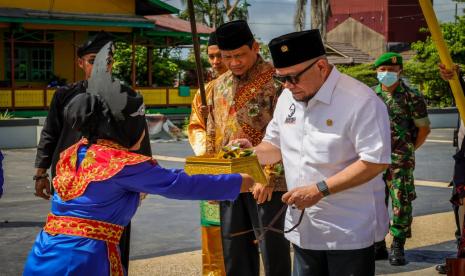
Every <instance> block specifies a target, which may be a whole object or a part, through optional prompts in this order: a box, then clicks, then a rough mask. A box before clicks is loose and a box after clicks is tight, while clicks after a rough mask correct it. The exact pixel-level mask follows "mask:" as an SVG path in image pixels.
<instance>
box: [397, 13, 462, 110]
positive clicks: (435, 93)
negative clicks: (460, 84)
mask: <svg viewBox="0 0 465 276" xmlns="http://www.w3.org/2000/svg"><path fill="white" fill-rule="evenodd" d="M441 29H442V33H443V36H444V40H445V41H446V44H447V45H448V46H449V51H450V53H451V56H452V60H453V61H454V62H455V63H457V64H465V36H464V35H463V34H464V33H465V16H459V17H458V18H457V23H456V24H455V23H442V24H441ZM422 31H424V32H426V31H427V30H422ZM412 49H413V50H415V51H416V52H417V54H416V55H415V56H414V58H413V59H412V60H411V61H409V62H407V63H406V64H405V66H404V67H405V68H404V73H405V76H406V77H407V78H408V79H409V81H410V82H411V84H412V85H414V86H415V87H416V88H418V89H419V90H420V91H422V92H423V93H424V95H425V97H426V99H427V101H428V104H429V105H431V106H450V105H451V104H452V96H451V92H450V88H449V85H448V83H447V82H445V81H443V80H442V79H441V78H440V76H439V71H438V68H437V64H438V63H439V62H440V61H439V54H438V52H437V50H436V47H435V46H434V44H433V40H432V39H431V36H429V37H428V38H427V39H426V40H425V41H418V42H415V43H413V44H412Z"/></svg>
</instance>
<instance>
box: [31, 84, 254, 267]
mask: <svg viewBox="0 0 465 276" xmlns="http://www.w3.org/2000/svg"><path fill="white" fill-rule="evenodd" d="M112 93H113V92H112ZM122 103H123V104H122ZM144 113H145V112H144V108H143V100H142V97H141V96H140V95H136V96H134V95H132V96H131V95H127V94H125V93H120V92H119V91H118V92H117V93H113V94H112V95H111V97H108V96H106V95H105V94H104V93H101V92H99V93H94V94H92V93H83V94H81V95H78V96H76V97H75V98H74V99H73V100H72V101H71V102H70V103H69V104H68V106H67V107H66V108H65V120H67V121H68V122H69V123H70V124H71V125H73V127H74V128H76V129H78V130H80V131H81V132H82V133H83V136H84V138H83V139H82V140H81V141H79V142H78V143H77V144H75V145H73V146H71V147H70V148H68V149H66V150H65V151H63V152H62V153H61V155H60V160H59V162H58V164H57V175H56V177H55V178H54V179H53V185H54V188H55V191H56V192H55V194H54V195H53V198H52V206H51V211H50V214H49V215H48V217H47V223H46V225H45V227H44V228H43V229H42V230H41V231H40V233H39V234H38V236H37V238H36V241H35V243H34V245H33V248H32V250H31V252H30V254H29V256H28V259H27V261H26V264H25V269H24V275H47V276H49V275H112V276H114V275H126V274H127V272H126V271H124V269H123V267H122V266H121V262H120V256H119V249H118V246H117V244H118V241H119V238H120V235H121V232H122V230H123V227H124V226H125V225H127V224H128V223H129V221H130V220H131V218H132V217H133V216H134V214H135V212H136V209H137V207H138V204H139V195H140V193H141V192H142V193H150V194H158V195H162V196H165V197H168V198H173V199H189V200H234V199H235V198H236V197H237V196H238V195H239V193H240V192H241V191H243V192H245V191H248V190H249V189H250V188H251V186H252V185H253V184H254V183H253V182H254V181H253V179H252V178H251V177H250V176H248V175H242V174H230V175H193V176H188V175H187V174H185V173H184V172H183V171H182V170H171V169H164V168H162V167H160V166H159V165H158V164H157V163H156V161H154V160H151V159H150V158H148V157H146V156H142V155H138V154H135V153H133V152H131V151H134V150H137V149H138V147H139V146H140V142H141V141H142V138H143V136H144V135H145V130H144V128H145V116H144Z"/></svg>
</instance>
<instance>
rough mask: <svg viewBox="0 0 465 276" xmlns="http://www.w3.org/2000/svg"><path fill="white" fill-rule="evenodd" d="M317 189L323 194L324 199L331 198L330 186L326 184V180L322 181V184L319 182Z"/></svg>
mask: <svg viewBox="0 0 465 276" xmlns="http://www.w3.org/2000/svg"><path fill="white" fill-rule="evenodd" d="M316 187H317V189H318V191H320V193H322V194H323V196H324V197H327V196H329V194H330V193H329V188H328V184H326V182H325V181H324V180H322V181H320V182H317V183H316Z"/></svg>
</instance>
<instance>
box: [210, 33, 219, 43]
mask: <svg viewBox="0 0 465 276" xmlns="http://www.w3.org/2000/svg"><path fill="white" fill-rule="evenodd" d="M213 45H218V39H216V32H211V33H210V37H209V38H208V46H213Z"/></svg>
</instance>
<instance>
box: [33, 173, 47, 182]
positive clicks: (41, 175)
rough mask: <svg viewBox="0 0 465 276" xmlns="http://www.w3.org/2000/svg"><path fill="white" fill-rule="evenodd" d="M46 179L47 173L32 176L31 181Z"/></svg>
mask: <svg viewBox="0 0 465 276" xmlns="http://www.w3.org/2000/svg"><path fill="white" fill-rule="evenodd" d="M47 177H48V173H44V174H39V175H34V176H33V177H32V180H39V179H43V178H47Z"/></svg>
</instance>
